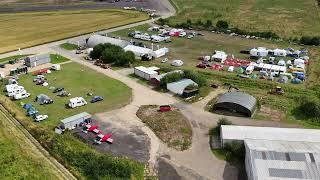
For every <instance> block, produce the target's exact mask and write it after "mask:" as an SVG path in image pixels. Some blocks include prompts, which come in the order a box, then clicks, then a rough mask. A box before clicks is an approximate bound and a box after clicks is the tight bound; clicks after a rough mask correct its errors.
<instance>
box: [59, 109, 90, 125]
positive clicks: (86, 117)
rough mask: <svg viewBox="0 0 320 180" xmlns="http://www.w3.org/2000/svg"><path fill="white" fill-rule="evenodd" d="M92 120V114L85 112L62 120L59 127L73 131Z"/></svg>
mask: <svg viewBox="0 0 320 180" xmlns="http://www.w3.org/2000/svg"><path fill="white" fill-rule="evenodd" d="M90 119H91V114H89V113H87V112H83V113H80V114H77V115H74V116H71V117H68V118H66V119H63V120H61V123H60V126H59V127H60V128H61V129H73V128H74V127H77V126H79V125H80V124H81V123H84V122H86V121H90Z"/></svg>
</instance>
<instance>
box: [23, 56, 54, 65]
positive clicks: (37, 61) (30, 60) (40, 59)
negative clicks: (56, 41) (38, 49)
mask: <svg viewBox="0 0 320 180" xmlns="http://www.w3.org/2000/svg"><path fill="white" fill-rule="evenodd" d="M24 61H25V64H26V66H28V67H36V66H39V65H42V64H47V63H49V62H50V61H51V58H50V54H40V55H35V56H31V57H26V58H25V59H24Z"/></svg>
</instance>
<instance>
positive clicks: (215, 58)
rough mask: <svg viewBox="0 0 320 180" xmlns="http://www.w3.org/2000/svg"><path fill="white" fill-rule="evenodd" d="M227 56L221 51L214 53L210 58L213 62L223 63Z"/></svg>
mask: <svg viewBox="0 0 320 180" xmlns="http://www.w3.org/2000/svg"><path fill="white" fill-rule="evenodd" d="M227 57H228V55H227V54H226V53H225V52H223V51H215V54H214V55H213V56H212V58H211V59H212V60H213V61H217V62H221V63H224V61H225V60H226V59H227Z"/></svg>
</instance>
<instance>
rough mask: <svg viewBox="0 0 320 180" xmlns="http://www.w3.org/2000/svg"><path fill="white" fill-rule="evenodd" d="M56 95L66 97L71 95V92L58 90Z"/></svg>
mask: <svg viewBox="0 0 320 180" xmlns="http://www.w3.org/2000/svg"><path fill="white" fill-rule="evenodd" d="M57 96H60V97H68V96H71V94H70V93H69V92H67V91H60V92H59V93H58V94H57Z"/></svg>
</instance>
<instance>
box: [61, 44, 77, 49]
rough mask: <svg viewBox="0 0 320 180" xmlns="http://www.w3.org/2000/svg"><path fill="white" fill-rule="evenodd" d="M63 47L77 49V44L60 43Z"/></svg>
mask: <svg viewBox="0 0 320 180" xmlns="http://www.w3.org/2000/svg"><path fill="white" fill-rule="evenodd" d="M60 47H61V48H63V49H66V50H75V49H77V47H78V46H77V45H75V44H70V43H63V44H61V45H60Z"/></svg>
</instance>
